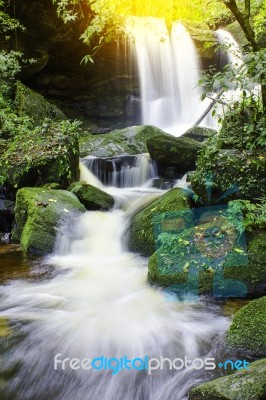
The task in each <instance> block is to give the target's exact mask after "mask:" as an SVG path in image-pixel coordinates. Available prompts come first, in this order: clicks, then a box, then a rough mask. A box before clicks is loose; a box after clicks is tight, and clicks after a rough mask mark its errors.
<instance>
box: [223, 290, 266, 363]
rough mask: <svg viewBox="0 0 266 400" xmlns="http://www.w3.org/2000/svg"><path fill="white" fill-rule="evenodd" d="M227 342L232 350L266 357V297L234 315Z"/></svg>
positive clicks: (251, 303) (254, 301)
mask: <svg viewBox="0 0 266 400" xmlns="http://www.w3.org/2000/svg"><path fill="white" fill-rule="evenodd" d="M226 341H227V344H228V346H229V347H231V348H234V349H239V350H243V351H244V352H245V353H249V354H251V355H253V356H255V357H256V356H266V297H261V298H260V299H257V300H253V301H251V302H250V303H249V304H248V305H246V306H245V307H243V308H241V309H240V310H239V311H238V312H237V313H236V314H235V315H234V319H233V322H232V324H231V326H230V329H229V331H228V332H227V337H226Z"/></svg>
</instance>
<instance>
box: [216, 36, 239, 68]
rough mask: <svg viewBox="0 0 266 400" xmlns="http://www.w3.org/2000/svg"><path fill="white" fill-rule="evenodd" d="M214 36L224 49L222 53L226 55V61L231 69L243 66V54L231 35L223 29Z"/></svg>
mask: <svg viewBox="0 0 266 400" xmlns="http://www.w3.org/2000/svg"><path fill="white" fill-rule="evenodd" d="M216 35H217V39H218V41H219V43H220V45H222V46H223V47H224V49H223V51H224V52H225V53H226V56H227V61H228V63H229V64H230V65H231V66H232V68H234V69H237V68H239V67H240V66H241V65H243V54H242V51H241V48H240V46H239V44H238V43H237V41H236V40H235V39H234V37H233V35H231V33H230V32H227V31H225V30H224V29H218V30H217V31H216Z"/></svg>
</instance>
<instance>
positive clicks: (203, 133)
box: [181, 126, 217, 142]
mask: <svg viewBox="0 0 266 400" xmlns="http://www.w3.org/2000/svg"><path fill="white" fill-rule="evenodd" d="M215 134H217V131H216V130H214V129H210V128H204V127H202V126H195V127H193V128H190V129H188V130H187V131H186V132H185V133H184V134H183V135H182V136H181V137H188V138H190V139H194V140H197V141H198V142H204V140H206V139H208V138H209V137H211V136H213V135H215Z"/></svg>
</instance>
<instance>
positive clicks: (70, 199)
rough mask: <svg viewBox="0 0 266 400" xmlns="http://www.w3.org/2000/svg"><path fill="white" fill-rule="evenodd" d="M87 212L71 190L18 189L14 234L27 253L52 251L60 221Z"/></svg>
mask: <svg viewBox="0 0 266 400" xmlns="http://www.w3.org/2000/svg"><path fill="white" fill-rule="evenodd" d="M84 211H85V207H84V206H83V205H82V204H81V203H80V202H79V200H78V198H77V197H76V196H75V195H74V194H73V193H70V192H68V191H65V190H54V189H51V190H47V189H44V188H22V189H20V190H18V192H17V198H16V207H15V218H16V224H17V227H16V231H15V232H13V236H14V235H15V236H16V238H19V239H20V243H21V246H22V248H23V250H24V251H25V252H26V253H27V254H30V255H37V256H40V255H45V254H48V253H50V252H51V251H52V250H53V247H54V243H55V238H56V234H57V227H58V224H59V222H60V221H61V220H62V219H63V218H69V217H70V216H71V215H74V214H78V213H80V212H84Z"/></svg>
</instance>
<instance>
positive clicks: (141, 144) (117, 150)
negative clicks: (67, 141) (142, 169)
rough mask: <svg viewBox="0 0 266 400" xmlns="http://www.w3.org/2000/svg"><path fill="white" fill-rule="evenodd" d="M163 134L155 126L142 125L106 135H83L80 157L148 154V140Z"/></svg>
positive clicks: (80, 140) (80, 139) (80, 141)
mask: <svg viewBox="0 0 266 400" xmlns="http://www.w3.org/2000/svg"><path fill="white" fill-rule="evenodd" d="M163 134H164V132H163V131H161V130H160V129H159V128H156V127H155V126H150V125H142V126H131V127H128V128H125V129H120V130H119V129H118V130H115V131H112V132H110V133H106V134H105V135H98V136H96V135H91V134H87V135H83V136H81V137H80V138H79V143H80V155H81V157H86V156H88V155H93V156H97V157H111V156H118V155H135V154H142V153H147V151H148V149H147V145H146V142H147V140H148V139H150V138H152V137H156V136H158V135H163Z"/></svg>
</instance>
